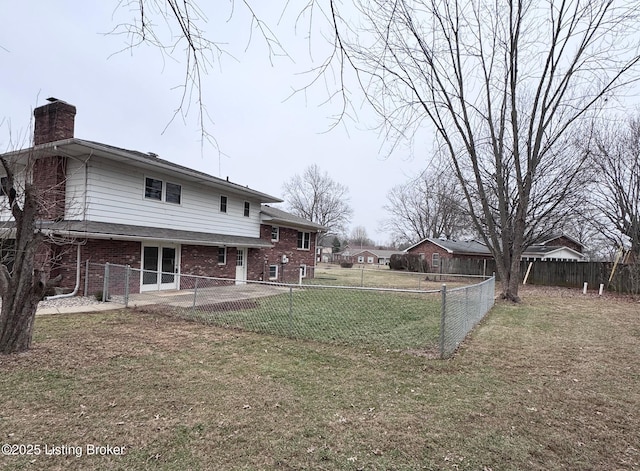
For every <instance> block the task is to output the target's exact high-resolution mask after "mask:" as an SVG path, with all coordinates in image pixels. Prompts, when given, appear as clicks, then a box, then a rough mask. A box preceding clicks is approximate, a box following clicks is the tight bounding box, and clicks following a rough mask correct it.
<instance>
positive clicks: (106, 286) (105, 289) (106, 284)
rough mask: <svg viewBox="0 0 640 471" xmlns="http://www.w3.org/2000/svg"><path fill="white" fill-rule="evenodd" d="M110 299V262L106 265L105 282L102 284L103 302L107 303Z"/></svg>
mask: <svg viewBox="0 0 640 471" xmlns="http://www.w3.org/2000/svg"><path fill="white" fill-rule="evenodd" d="M108 298H109V262H107V263H105V264H104V280H103V283H102V302H103V303H106V302H107V299H108Z"/></svg>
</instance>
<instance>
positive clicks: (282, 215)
mask: <svg viewBox="0 0 640 471" xmlns="http://www.w3.org/2000/svg"><path fill="white" fill-rule="evenodd" d="M261 213H262V220H263V221H264V222H268V223H275V224H280V225H284V226H289V225H290V226H295V227H302V228H305V229H311V230H314V231H317V232H323V231H326V230H327V228H326V227H324V226H323V225H321V224H317V223H315V222H311V221H309V220H308V219H305V218H301V217H300V216H296V215H294V214H291V213H288V212H286V211H283V210H281V209H278V208H274V207H272V206H269V205H268V204H263V205H262V208H261Z"/></svg>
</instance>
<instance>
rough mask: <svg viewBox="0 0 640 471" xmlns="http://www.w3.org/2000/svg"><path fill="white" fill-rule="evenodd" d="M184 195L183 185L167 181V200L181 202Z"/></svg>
mask: <svg viewBox="0 0 640 471" xmlns="http://www.w3.org/2000/svg"><path fill="white" fill-rule="evenodd" d="M181 195H182V186H181V185H178V184H177V183H169V182H167V193H166V196H165V201H166V202H167V203H175V204H180V200H181V199H182V198H181Z"/></svg>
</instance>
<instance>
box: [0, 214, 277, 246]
mask: <svg viewBox="0 0 640 471" xmlns="http://www.w3.org/2000/svg"><path fill="white" fill-rule="evenodd" d="M5 225H6V227H8V225H7V223H5ZM40 228H41V230H43V231H45V232H51V233H55V234H61V235H64V236H67V237H70V238H74V237H75V238H92V239H93V238H96V239H105V238H109V239H116V240H136V241H139V240H162V241H169V242H175V243H181V244H193V245H209V246H217V247H255V248H263V247H264V248H268V247H272V244H271V243H269V242H268V241H266V240H264V239H260V238H258V237H243V236H234V235H227V234H213V233H204V232H193V231H182V230H177V229H164V228H158V227H145V226H132V225H128V224H114V223H109V222H95V221H58V222H42V223H40Z"/></svg>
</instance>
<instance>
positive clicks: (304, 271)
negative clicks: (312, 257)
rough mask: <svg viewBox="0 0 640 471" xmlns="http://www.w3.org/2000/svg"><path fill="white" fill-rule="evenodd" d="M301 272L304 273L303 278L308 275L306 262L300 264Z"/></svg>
mask: <svg viewBox="0 0 640 471" xmlns="http://www.w3.org/2000/svg"><path fill="white" fill-rule="evenodd" d="M300 274H301V275H302V278H306V277H307V266H306V265H305V264H304V263H303V264H302V265H300Z"/></svg>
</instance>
